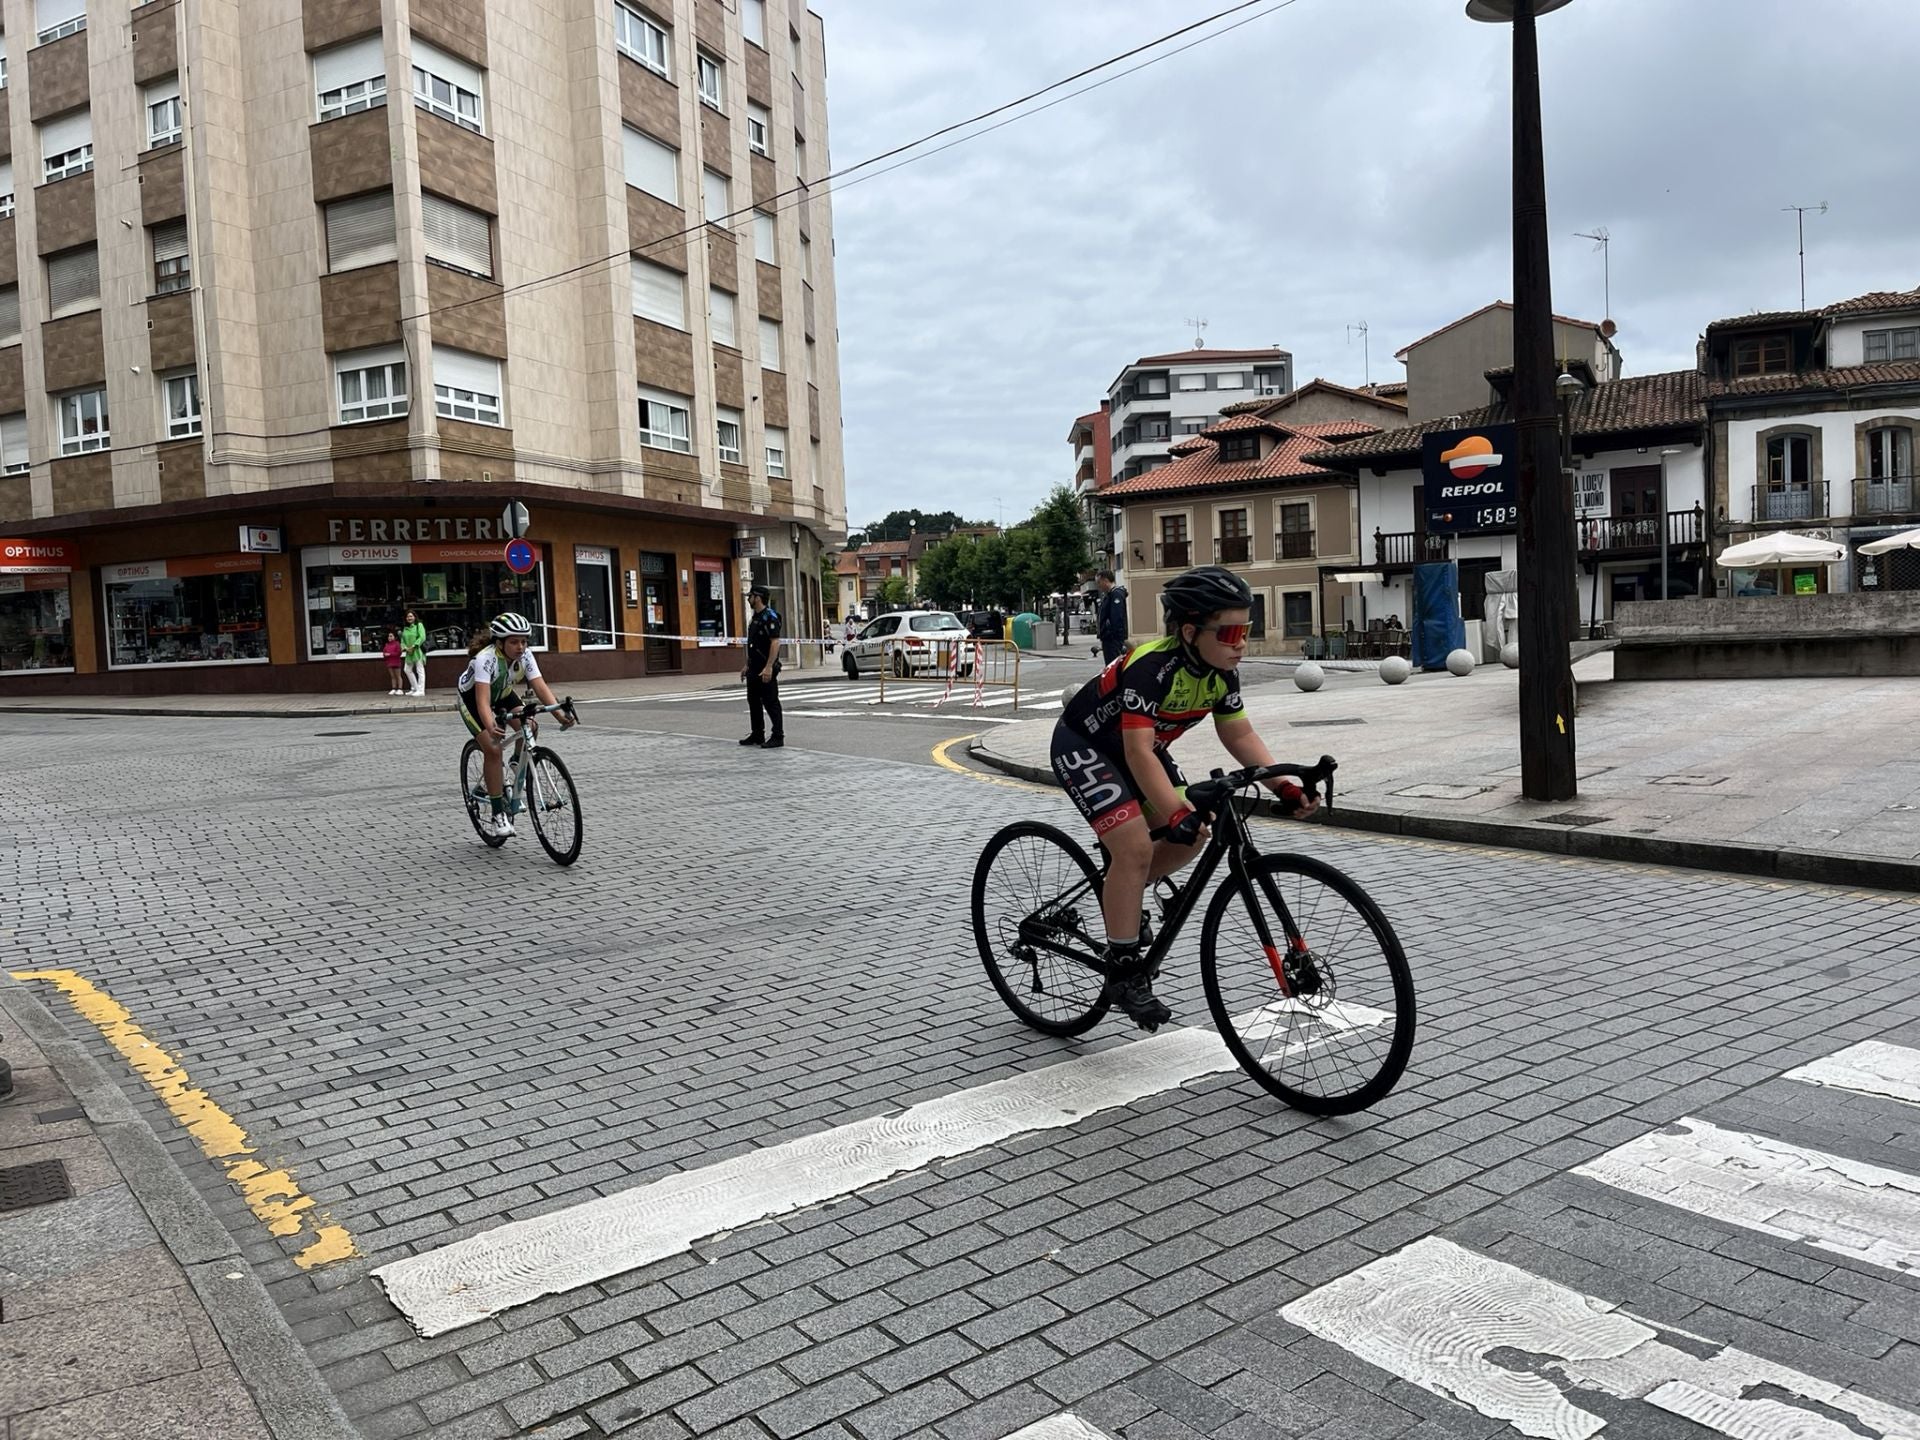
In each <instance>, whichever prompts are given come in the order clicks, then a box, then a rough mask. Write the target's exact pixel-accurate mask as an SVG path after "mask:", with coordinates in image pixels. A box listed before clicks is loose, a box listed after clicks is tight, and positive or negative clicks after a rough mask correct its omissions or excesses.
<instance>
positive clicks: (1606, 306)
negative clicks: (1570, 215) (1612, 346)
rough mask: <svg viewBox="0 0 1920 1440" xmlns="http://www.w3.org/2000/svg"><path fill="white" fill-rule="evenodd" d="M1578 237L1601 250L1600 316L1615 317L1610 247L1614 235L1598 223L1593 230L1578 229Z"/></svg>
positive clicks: (1603, 317) (1602, 317)
mask: <svg viewBox="0 0 1920 1440" xmlns="http://www.w3.org/2000/svg"><path fill="white" fill-rule="evenodd" d="M1573 233H1574V236H1575V238H1576V239H1580V240H1591V241H1593V248H1594V249H1596V250H1598V251H1599V252H1600V318H1601V319H1602V320H1611V319H1612V318H1613V251H1612V250H1611V249H1609V248H1608V247H1609V246H1610V245H1611V244H1612V242H1613V236H1612V235H1610V234H1609V233H1608V232H1607V227H1606V226H1604V225H1596V226H1594V227H1593V229H1591V230H1576V231H1574V232H1573Z"/></svg>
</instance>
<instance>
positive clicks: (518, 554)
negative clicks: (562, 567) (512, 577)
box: [507, 540, 539, 575]
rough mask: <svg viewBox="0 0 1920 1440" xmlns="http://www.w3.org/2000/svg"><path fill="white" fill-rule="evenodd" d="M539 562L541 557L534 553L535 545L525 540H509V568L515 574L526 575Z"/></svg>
mask: <svg viewBox="0 0 1920 1440" xmlns="http://www.w3.org/2000/svg"><path fill="white" fill-rule="evenodd" d="M537 564H539V557H537V556H536V555H535V554H534V553H533V546H531V545H529V544H528V543H527V542H526V541H524V540H509V541H508V542H507V568H508V569H509V570H511V571H513V573H514V574H516V575H525V574H526V573H527V572H528V571H529V570H531V569H533V567H534V566H535V565H537Z"/></svg>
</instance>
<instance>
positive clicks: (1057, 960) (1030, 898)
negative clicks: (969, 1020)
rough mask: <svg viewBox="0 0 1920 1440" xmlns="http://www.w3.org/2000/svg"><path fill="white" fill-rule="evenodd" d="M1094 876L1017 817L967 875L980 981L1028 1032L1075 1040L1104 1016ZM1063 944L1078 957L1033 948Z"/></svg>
mask: <svg viewBox="0 0 1920 1440" xmlns="http://www.w3.org/2000/svg"><path fill="white" fill-rule="evenodd" d="M1100 926H1101V920H1100V872H1099V871H1098V870H1096V869H1095V868H1094V864H1093V861H1092V860H1090V859H1088V858H1087V852H1086V851H1084V850H1082V849H1081V848H1080V847H1079V846H1078V845H1076V844H1074V843H1073V841H1071V840H1069V839H1068V838H1067V837H1066V836H1065V835H1063V834H1061V833H1060V832H1059V831H1058V830H1056V829H1054V828H1053V827H1052V826H1051V825H1042V824H1039V823H1038V822H1037V821H1032V820H1023V821H1021V822H1020V823H1018V824H1016V825H1009V826H1007V828H1006V829H1004V830H1002V831H1001V832H1000V833H999V834H997V835H995V836H994V837H993V839H991V840H989V841H988V842H987V848H986V849H985V850H983V851H981V852H980V863H979V864H978V865H977V866H975V867H974V872H973V936H974V940H975V941H976V942H977V943H978V945H979V946H980V959H981V962H982V963H983V964H984V965H985V966H986V967H987V978H988V979H990V980H992V981H993V988H994V989H996V990H998V991H999V992H1000V998H1001V999H1002V1000H1004V1001H1006V1002H1007V1008H1008V1009H1009V1010H1011V1011H1013V1013H1014V1014H1015V1015H1018V1016H1019V1017H1020V1019H1021V1020H1022V1021H1023V1022H1025V1023H1026V1024H1028V1025H1031V1026H1032V1027H1033V1028H1034V1029H1035V1030H1041V1031H1044V1032H1046V1033H1047V1034H1049V1035H1081V1034H1084V1033H1085V1032H1087V1031H1088V1030H1091V1029H1092V1028H1093V1027H1094V1026H1095V1025H1096V1024H1098V1023H1099V1020H1100V1017H1101V1016H1102V1015H1104V1014H1106V1013H1107V977H1106V974H1105V972H1104V971H1103V970H1101V968H1100V962H1099V954H1100V942H1099V941H1098V940H1096V939H1095V938H1094V936H1095V935H1096V934H1098V933H1100V929H1099V927H1100ZM1037 940H1048V941H1051V942H1052V943H1054V944H1056V945H1062V946H1066V947H1067V948H1069V949H1071V950H1073V951H1074V952H1075V954H1076V955H1077V956H1078V957H1079V958H1069V957H1068V956H1066V955H1062V954H1060V953H1059V952H1058V951H1057V950H1051V949H1047V948H1045V946H1043V945H1038V944H1036V943H1034V942H1035V941H1037Z"/></svg>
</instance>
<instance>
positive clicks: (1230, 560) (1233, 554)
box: [1213, 535, 1253, 565]
mask: <svg viewBox="0 0 1920 1440" xmlns="http://www.w3.org/2000/svg"><path fill="white" fill-rule="evenodd" d="M1213 558H1214V563H1216V564H1219V565H1244V564H1246V563H1247V561H1249V560H1251V559H1252V558H1253V539H1252V537H1251V536H1247V535H1222V536H1220V537H1218V538H1217V539H1216V540H1215V541H1214V542H1213Z"/></svg>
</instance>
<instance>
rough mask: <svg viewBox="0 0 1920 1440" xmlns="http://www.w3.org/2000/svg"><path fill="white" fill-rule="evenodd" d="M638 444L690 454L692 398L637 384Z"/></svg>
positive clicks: (691, 449) (691, 443) (691, 444)
mask: <svg viewBox="0 0 1920 1440" xmlns="http://www.w3.org/2000/svg"><path fill="white" fill-rule="evenodd" d="M640 443H641V444H642V445H650V446H652V447H653V448H654V449H656V450H677V451H679V452H680V453H681V454H682V455H690V454H692V453H693V401H691V400H690V399H688V398H687V397H686V396H685V395H675V394H674V393H673V392H672V391H669V390H655V389H652V388H650V387H649V386H646V385H642V386H640Z"/></svg>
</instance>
